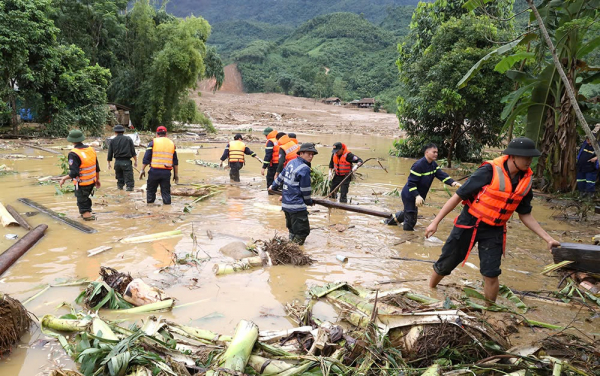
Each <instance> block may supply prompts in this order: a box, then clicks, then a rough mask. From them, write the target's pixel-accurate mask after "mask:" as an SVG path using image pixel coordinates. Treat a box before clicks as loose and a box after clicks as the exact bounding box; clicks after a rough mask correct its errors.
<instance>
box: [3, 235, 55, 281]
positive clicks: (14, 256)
mask: <svg viewBox="0 0 600 376" xmlns="http://www.w3.org/2000/svg"><path fill="white" fill-rule="evenodd" d="M47 229H48V226H47V225H38V226H37V227H36V228H34V229H33V230H31V231H29V232H28V233H27V235H25V236H23V237H22V238H21V239H19V240H18V241H17V242H16V243H15V244H13V245H12V246H11V247H10V248H9V249H7V250H6V251H4V253H2V254H1V255H0V276H1V275H2V274H4V272H5V271H6V270H8V268H10V267H11V266H12V264H14V263H15V262H16V261H17V260H18V259H19V257H21V256H23V255H24V254H25V252H27V251H28V250H29V249H30V248H31V247H33V245H34V244H35V243H37V241H38V240H40V239H41V238H42V237H43V236H44V233H45V232H46V230H47Z"/></svg>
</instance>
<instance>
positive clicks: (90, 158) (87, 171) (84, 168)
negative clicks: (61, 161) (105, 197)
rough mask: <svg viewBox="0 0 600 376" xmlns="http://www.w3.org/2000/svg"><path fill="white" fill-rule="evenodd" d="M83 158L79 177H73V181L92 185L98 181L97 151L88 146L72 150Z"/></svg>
mask: <svg viewBox="0 0 600 376" xmlns="http://www.w3.org/2000/svg"><path fill="white" fill-rule="evenodd" d="M71 151H72V152H73V153H75V154H77V155H78V156H79V159H81V165H80V166H79V177H77V179H73V183H76V182H79V185H83V186H85V185H92V184H94V183H96V151H95V150H94V148H92V147H90V146H88V147H87V148H83V149H77V148H73V149H72V150H71Z"/></svg>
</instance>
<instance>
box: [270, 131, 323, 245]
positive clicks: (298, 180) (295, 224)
mask: <svg viewBox="0 0 600 376" xmlns="http://www.w3.org/2000/svg"><path fill="white" fill-rule="evenodd" d="M316 154H319V152H318V151H317V149H316V148H315V144H313V143H304V144H302V146H300V150H299V151H298V156H297V157H296V159H292V160H291V161H290V163H288V164H287V166H285V168H284V169H283V171H282V172H281V174H279V175H278V176H277V178H276V179H275V181H274V182H273V185H271V187H270V188H269V190H272V191H275V190H277V189H278V188H279V187H280V186H281V185H283V193H282V199H281V209H282V210H283V212H284V213H285V226H286V227H287V229H288V231H289V233H290V241H293V242H296V243H298V244H299V245H303V244H304V241H305V240H306V237H307V236H308V234H310V223H309V222H308V210H306V209H307V205H310V206H312V205H314V202H313V200H312V199H311V197H310V196H311V193H312V188H311V185H310V163H311V162H312V159H313V157H314V156H315V155H316Z"/></svg>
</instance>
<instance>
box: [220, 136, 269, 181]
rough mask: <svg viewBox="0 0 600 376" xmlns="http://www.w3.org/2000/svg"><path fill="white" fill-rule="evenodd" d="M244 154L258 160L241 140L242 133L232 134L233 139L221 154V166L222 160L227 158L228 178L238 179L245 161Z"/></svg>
mask: <svg viewBox="0 0 600 376" xmlns="http://www.w3.org/2000/svg"><path fill="white" fill-rule="evenodd" d="M245 155H249V156H251V157H253V158H256V159H257V160H258V161H260V159H259V158H258V157H257V156H256V153H255V152H253V151H252V150H250V148H248V147H247V146H246V144H245V143H244V142H243V141H242V135H241V134H239V133H238V134H236V135H235V136H233V141H231V142H230V143H228V144H227V147H225V150H224V151H223V155H222V156H221V167H223V162H225V160H226V159H228V158H229V168H230V170H229V179H231V180H233V181H236V182H239V181H240V170H241V169H242V167H244V164H245V163H246V160H245Z"/></svg>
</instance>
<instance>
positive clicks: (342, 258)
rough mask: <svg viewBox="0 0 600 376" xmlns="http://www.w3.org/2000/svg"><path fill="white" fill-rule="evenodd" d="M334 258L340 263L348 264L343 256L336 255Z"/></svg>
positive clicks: (346, 258)
mask: <svg viewBox="0 0 600 376" xmlns="http://www.w3.org/2000/svg"><path fill="white" fill-rule="evenodd" d="M335 258H336V259H337V260H338V261H339V262H341V263H344V262H348V257H346V256H344V255H337V256H335Z"/></svg>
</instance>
